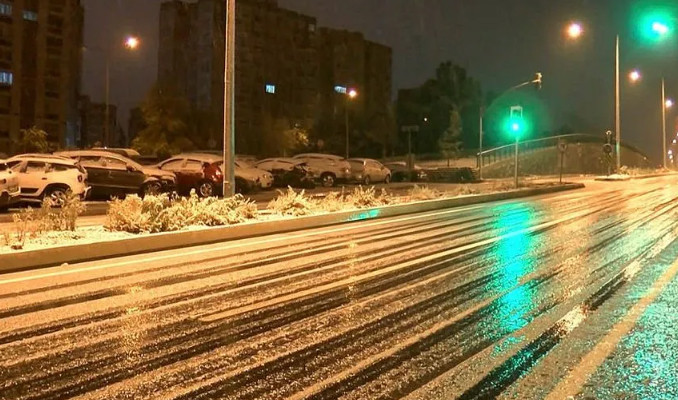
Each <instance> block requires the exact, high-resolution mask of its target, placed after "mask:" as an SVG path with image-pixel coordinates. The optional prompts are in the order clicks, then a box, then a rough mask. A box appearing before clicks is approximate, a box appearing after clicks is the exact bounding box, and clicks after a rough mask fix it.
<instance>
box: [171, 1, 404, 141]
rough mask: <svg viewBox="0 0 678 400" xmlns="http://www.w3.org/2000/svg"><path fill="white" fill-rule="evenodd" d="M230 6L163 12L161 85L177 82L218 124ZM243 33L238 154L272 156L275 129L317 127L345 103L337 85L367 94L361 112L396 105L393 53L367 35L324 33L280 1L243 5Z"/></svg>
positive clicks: (239, 18) (239, 13) (239, 39)
mask: <svg viewBox="0 0 678 400" xmlns="http://www.w3.org/2000/svg"><path fill="white" fill-rule="evenodd" d="M224 5H225V2H224V1H223V0H198V1H197V2H192V3H186V2H182V1H178V0H173V1H168V2H165V3H164V4H163V5H162V7H161V13H160V37H161V41H160V50H159V60H158V80H159V81H160V82H170V83H172V84H173V85H174V86H175V87H176V88H177V89H179V91H180V92H181V93H182V94H183V95H184V96H185V97H186V98H187V99H188V100H189V102H190V104H191V105H192V106H193V107H195V108H196V109H199V110H202V111H205V110H208V111H210V112H211V114H212V115H213V116H214V117H215V118H214V120H215V121H221V118H222V116H223V90H224V37H225V35H224V21H225V10H224ZM236 32H237V33H236V65H235V109H236V113H235V129H236V130H235V132H236V150H237V151H238V152H241V153H253V154H267V153H269V154H270V153H271V149H270V148H269V146H270V141H268V140H267V139H266V138H267V135H268V134H269V133H268V132H269V131H272V130H274V128H273V127H275V129H281V127H283V128H285V127H286V128H293V127H297V128H304V129H308V130H310V129H311V128H313V127H314V126H316V125H317V123H318V121H319V120H321V119H322V118H323V117H322V116H323V115H329V114H332V112H333V110H334V109H335V108H336V104H335V103H337V102H341V101H342V100H341V98H337V97H338V96H337V92H336V91H335V87H336V86H341V85H346V86H351V87H356V88H357V89H358V90H359V91H360V92H361V96H362V94H363V93H364V94H365V96H366V97H364V98H362V97H361V99H360V100H359V102H358V103H359V108H356V109H355V110H354V111H355V112H360V113H363V112H366V111H368V109H369V110H371V109H372V108H374V109H376V108H380V107H381V108H387V107H388V105H389V104H390V101H391V99H390V97H391V87H390V79H391V53H390V49H389V48H388V47H385V46H381V45H377V44H375V43H371V42H368V41H366V40H365V39H364V37H363V35H362V34H360V33H353V32H347V31H336V30H332V29H326V28H318V27H317V22H316V19H315V18H314V17H311V16H307V15H303V14H299V13H297V12H294V11H290V10H286V9H283V8H281V7H279V6H278V4H277V1H276V0H240V1H239V2H238V6H237V9H236ZM385 83H386V84H385ZM372 90H382V91H383V92H382V93H379V94H377V93H370V91H372ZM384 99H385V100H384ZM381 100H384V103H383V105H377V104H376V103H377V102H378V101H381ZM342 104H343V103H342ZM342 110H343V109H342ZM342 115H343V114H342ZM342 120H343V119H342ZM342 126H343V125H342ZM221 129H222V126H221V125H220V122H218V123H215V124H214V128H213V129H212V130H211V132H210V137H211V138H214V139H215V141H216V142H217V143H218V142H220V141H221Z"/></svg>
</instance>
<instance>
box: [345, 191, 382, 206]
mask: <svg viewBox="0 0 678 400" xmlns="http://www.w3.org/2000/svg"><path fill="white" fill-rule="evenodd" d="M391 201H392V199H391V197H390V196H388V194H387V193H386V191H384V190H382V192H381V194H380V195H377V194H376V193H375V189H374V186H372V187H369V188H363V187H362V186H358V187H357V188H355V189H353V193H351V194H349V195H348V196H346V203H347V204H348V205H349V206H353V207H355V208H372V207H379V206H383V205H384V204H389V202H391Z"/></svg>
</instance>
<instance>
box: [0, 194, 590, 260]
mask: <svg viewBox="0 0 678 400" xmlns="http://www.w3.org/2000/svg"><path fill="white" fill-rule="evenodd" d="M583 187H584V185H583V184H581V183H578V184H564V185H558V186H550V187H543V188H534V189H526V190H519V191H512V192H502V193H492V194H484V195H477V196H466V197H457V198H452V199H442V200H430V201H422V202H417V203H411V204H400V205H393V206H385V207H379V208H373V209H364V210H354V211H344V212H338V213H332V214H325V215H314V216H307V217H298V218H290V219H284V220H279V221H265V222H253V223H248V224H241V225H233V226H225V227H216V228H205V229H200V230H192V231H181V232H169V233H159V234H154V235H144V236H139V237H135V238H129V239H119V240H113V241H104V242H100V243H96V244H91V243H90V244H77V245H70V246H62V247H53V248H48V249H41V250H30V251H18V252H13V253H6V254H0V273H7V272H15V271H21V270H27V269H35V268H42V267H52V266H58V265H61V264H63V263H79V262H85V261H93V260H100V259H105V258H111V257H120V256H130V255H134V254H141V253H149V252H154V251H162V250H171V249H177V248H183V247H190V246H196V245H204V244H210V243H217V242H224V241H228V240H237V239H245V238H250V237H254V236H263V235H271V234H280V233H286V232H291V231H297V230H301V229H312V228H321V227H326V226H330V225H338V224H343V223H347V222H354V221H364V220H369V219H377V218H387V217H395V216H399V215H405V214H415V213H421V212H427V211H435V210H440V209H445V208H454V207H462V206H467V205H472V204H479V203H487V202H492V201H501V200H510V199H517V198H522V197H530V196H537V195H543V194H549V193H557V192H562V191H567V190H574V189H581V188H583Z"/></svg>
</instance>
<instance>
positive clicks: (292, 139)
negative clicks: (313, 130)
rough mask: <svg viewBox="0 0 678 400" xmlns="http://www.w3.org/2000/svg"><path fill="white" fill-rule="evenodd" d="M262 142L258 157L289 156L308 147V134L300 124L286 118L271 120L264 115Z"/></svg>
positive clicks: (271, 118)
mask: <svg viewBox="0 0 678 400" xmlns="http://www.w3.org/2000/svg"><path fill="white" fill-rule="evenodd" d="M262 125H263V130H264V132H263V134H264V136H263V138H262V139H263V140H260V141H259V142H260V146H259V150H258V154H259V155H260V156H273V155H276V156H283V157H287V156H291V155H293V153H296V152H300V151H304V150H306V149H307V148H308V146H309V142H310V140H309V134H308V132H307V131H306V129H304V128H303V127H302V126H301V125H300V124H297V123H293V122H292V121H290V120H289V119H287V118H273V117H271V116H270V115H269V114H265V115H264V120H263V123H262Z"/></svg>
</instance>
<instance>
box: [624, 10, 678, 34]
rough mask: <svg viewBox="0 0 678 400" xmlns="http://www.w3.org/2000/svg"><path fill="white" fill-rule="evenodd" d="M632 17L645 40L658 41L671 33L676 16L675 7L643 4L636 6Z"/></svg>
mask: <svg viewBox="0 0 678 400" xmlns="http://www.w3.org/2000/svg"><path fill="white" fill-rule="evenodd" d="M634 19H635V24H638V27H639V31H640V32H639V33H640V35H641V37H643V38H644V39H645V40H646V41H647V42H658V41H661V40H663V39H666V38H668V37H669V36H671V35H672V34H673V31H674V30H675V25H676V20H677V19H678V18H677V17H676V11H675V9H672V8H669V7H661V6H659V7H657V6H650V7H648V6H646V5H644V6H642V8H637V10H636V12H635V17H634Z"/></svg>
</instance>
